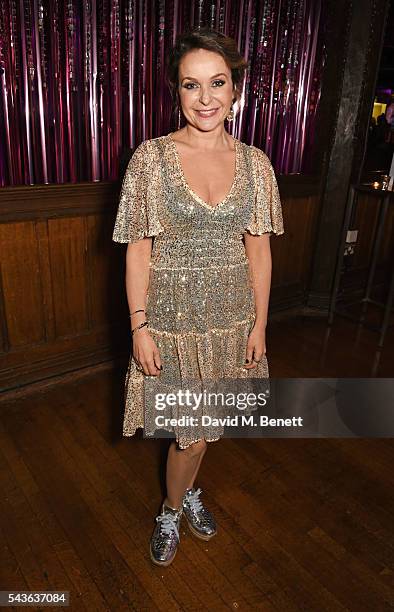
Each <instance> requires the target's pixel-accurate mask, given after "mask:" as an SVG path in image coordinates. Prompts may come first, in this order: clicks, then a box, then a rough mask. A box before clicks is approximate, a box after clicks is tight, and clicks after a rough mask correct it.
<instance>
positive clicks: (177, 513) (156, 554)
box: [150, 503, 182, 566]
mask: <svg viewBox="0 0 394 612" xmlns="http://www.w3.org/2000/svg"><path fill="white" fill-rule="evenodd" d="M181 517H182V507H181V508H179V510H176V509H174V508H170V506H167V505H166V504H165V503H164V504H163V506H162V510H161V514H159V516H157V517H156V523H157V525H156V527H155V529H154V531H153V534H152V538H151V542H150V556H151V559H152V561H153V563H155V564H156V565H164V566H167V565H170V563H172V561H173V560H174V557H175V554H176V551H177V548H178V543H179V525H180V522H181Z"/></svg>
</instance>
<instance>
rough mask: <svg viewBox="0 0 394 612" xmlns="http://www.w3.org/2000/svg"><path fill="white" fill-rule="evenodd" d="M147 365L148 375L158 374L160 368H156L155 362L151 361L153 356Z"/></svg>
mask: <svg viewBox="0 0 394 612" xmlns="http://www.w3.org/2000/svg"><path fill="white" fill-rule="evenodd" d="M147 366H148V370H149V374H150V376H157V375H158V374H160V372H161V370H158V369H157V367H156V365H155V362H154V361H153V357H152V359H150V360H149V361H148V363H147Z"/></svg>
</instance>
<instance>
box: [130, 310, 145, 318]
mask: <svg viewBox="0 0 394 612" xmlns="http://www.w3.org/2000/svg"><path fill="white" fill-rule="evenodd" d="M136 312H145V308H139V309H138V310H134V312H131V313H130V315H129V316H130V317H131V316H132V315H133V314H135V313H136Z"/></svg>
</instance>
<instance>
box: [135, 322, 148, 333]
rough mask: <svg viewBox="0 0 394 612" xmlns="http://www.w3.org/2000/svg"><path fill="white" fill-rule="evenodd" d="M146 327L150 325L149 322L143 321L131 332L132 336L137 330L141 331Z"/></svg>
mask: <svg viewBox="0 0 394 612" xmlns="http://www.w3.org/2000/svg"><path fill="white" fill-rule="evenodd" d="M145 325H149V321H143V322H142V323H140V324H139V325H137V327H135V328H134V329H132V330H131V335H133V334H134V332H135V331H137V329H141V327H145Z"/></svg>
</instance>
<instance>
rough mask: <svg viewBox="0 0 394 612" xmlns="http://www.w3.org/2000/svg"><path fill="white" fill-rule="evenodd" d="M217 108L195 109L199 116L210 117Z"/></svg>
mask: <svg viewBox="0 0 394 612" xmlns="http://www.w3.org/2000/svg"><path fill="white" fill-rule="evenodd" d="M218 110H219V109H218V108H211V109H207V110H203V111H201V110H196V113H197V114H198V115H199V116H200V117H212V116H213V115H214V114H215V113H216V112H217V111H218Z"/></svg>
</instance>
